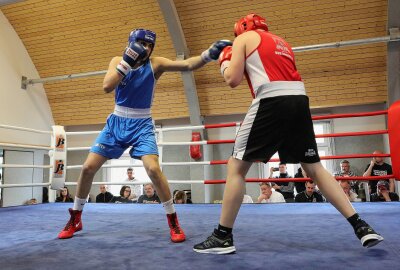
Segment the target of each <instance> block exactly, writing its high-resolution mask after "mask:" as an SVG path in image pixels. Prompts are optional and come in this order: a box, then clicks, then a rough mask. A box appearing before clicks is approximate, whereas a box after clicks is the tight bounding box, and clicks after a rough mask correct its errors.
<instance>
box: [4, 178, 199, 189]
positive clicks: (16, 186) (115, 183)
mask: <svg viewBox="0 0 400 270" xmlns="http://www.w3.org/2000/svg"><path fill="white" fill-rule="evenodd" d="M167 181H168V183H169V184H204V180H167ZM149 183H151V181H150V180H149V181H135V182H128V181H126V182H93V183H92V185H94V186H99V185H108V186H112V185H123V186H131V185H144V184H149ZM50 185H51V183H50V182H47V183H26V184H2V185H0V188H20V187H48V186H50ZM76 185H78V182H65V186H76Z"/></svg>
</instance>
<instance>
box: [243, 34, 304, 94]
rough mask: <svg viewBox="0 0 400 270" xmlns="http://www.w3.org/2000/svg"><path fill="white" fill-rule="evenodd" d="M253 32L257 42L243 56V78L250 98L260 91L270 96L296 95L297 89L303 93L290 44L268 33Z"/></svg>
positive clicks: (302, 85)
mask: <svg viewBox="0 0 400 270" xmlns="http://www.w3.org/2000/svg"><path fill="white" fill-rule="evenodd" d="M256 32H257V33H258V34H259V35H260V37H261V41H260V44H259V45H258V46H257V48H256V49H255V50H254V51H252V52H251V53H250V54H249V55H248V56H247V57H246V65H245V69H246V70H245V76H246V79H247V82H248V84H249V87H250V90H251V93H252V95H253V97H257V92H260V91H261V90H263V92H265V91H269V92H270V93H269V95H272V96H279V95H290V94H299V93H298V90H300V91H301V90H302V91H303V92H304V93H303V94H305V90H304V84H303V83H302V80H301V76H300V74H299V73H298V71H297V69H296V64H295V60H294V54H293V51H292V48H291V47H290V45H289V44H288V43H287V42H286V41H285V40H284V39H283V38H281V37H278V36H276V35H274V34H271V33H269V32H265V31H256ZM291 82H293V83H291ZM264 89H265V90H264ZM277 90H279V91H277ZM292 90H294V91H292ZM296 91H297V92H296ZM272 93H273V94H272Z"/></svg>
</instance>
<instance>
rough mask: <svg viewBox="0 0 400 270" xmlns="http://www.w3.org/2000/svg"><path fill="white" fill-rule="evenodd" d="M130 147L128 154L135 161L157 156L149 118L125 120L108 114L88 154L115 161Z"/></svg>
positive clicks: (152, 128)
mask: <svg viewBox="0 0 400 270" xmlns="http://www.w3.org/2000/svg"><path fill="white" fill-rule="evenodd" d="M130 146H132V148H131V150H130V151H129V154H130V156H131V157H132V158H135V159H140V158H141V157H142V156H145V155H158V148H157V142H156V137H155V133H154V125H153V122H152V119H151V118H126V117H120V116H117V115H115V114H110V115H109V116H108V118H107V122H106V125H105V126H104V128H103V130H102V131H101V132H100V134H99V136H97V138H96V141H95V142H94V144H93V146H92V147H91V148H90V152H92V153H96V154H99V155H102V156H104V157H107V158H110V159H117V158H119V157H120V156H121V155H122V154H123V153H124V151H125V150H126V149H127V148H128V147H130Z"/></svg>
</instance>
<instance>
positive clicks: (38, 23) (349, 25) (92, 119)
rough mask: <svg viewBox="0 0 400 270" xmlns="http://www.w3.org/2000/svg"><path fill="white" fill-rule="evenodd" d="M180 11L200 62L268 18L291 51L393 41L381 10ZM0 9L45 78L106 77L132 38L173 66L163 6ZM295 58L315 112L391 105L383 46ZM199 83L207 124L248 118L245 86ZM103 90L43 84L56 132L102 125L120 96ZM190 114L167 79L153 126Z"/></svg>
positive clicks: (288, 3) (224, 6)
mask: <svg viewBox="0 0 400 270" xmlns="http://www.w3.org/2000/svg"><path fill="white" fill-rule="evenodd" d="M173 2H174V4H175V7H176V10H177V14H178V16H179V20H180V22H181V26H182V29H183V33H184V36H185V38H186V43H187V46H188V49H189V52H190V55H197V54H200V53H201V52H202V51H203V50H204V49H206V48H207V47H208V46H209V45H210V44H211V43H212V42H213V41H215V40H218V39H222V38H225V39H226V38H228V39H233V33H232V28H233V24H234V22H235V21H236V20H237V19H238V18H240V17H242V16H244V15H246V14H247V13H250V12H257V13H259V14H262V15H264V16H265V17H267V21H268V23H269V25H270V30H271V31H272V32H274V33H276V34H278V35H281V36H283V37H284V38H286V39H287V40H288V41H289V42H290V43H291V44H292V45H293V46H301V45H311V44H318V43H326V42H334V41H340V40H351V39H360V38H369V37H378V36H384V35H387V31H386V22H387V18H386V17H387V15H386V13H387V11H386V7H387V6H386V1H384V0H337V1H314V0H273V1H262V0H248V1H238V0H221V1H215V0H213V1H211V0H191V1H188V0H176V1H173ZM0 8H1V11H2V12H3V13H4V14H5V16H6V17H7V19H8V20H9V22H10V23H11V25H12V26H13V27H14V29H15V31H16V32H17V34H18V35H19V37H20V38H21V40H22V42H23V43H24V45H25V47H26V49H27V51H28V53H29V55H30V56H31V58H32V60H33V63H34V64H35V66H36V68H37V70H38V72H39V74H40V77H41V78H45V77H50V76H58V75H66V74H75V73H82V72H91V71H99V70H105V69H107V66H108V63H109V61H110V59H111V58H112V57H114V56H116V55H121V53H122V51H123V49H124V47H125V45H126V40H127V36H128V34H129V32H130V31H131V30H132V29H134V28H148V29H152V30H154V31H155V32H156V33H157V35H158V36H157V45H156V48H155V50H154V53H153V55H159V56H164V57H167V58H171V59H175V58H176V51H175V49H174V46H173V42H172V39H171V35H170V33H169V32H168V27H167V25H166V22H165V19H164V17H163V13H162V10H161V9H160V5H159V3H158V1H156V0H147V1H144V0H115V1H109V0H108V1H107V0H94V1H81V0H69V1H64V0H27V1H21V2H17V3H11V4H6V5H3V6H1V7H0ZM296 57H297V64H298V68H299V70H300V71H301V73H302V75H303V79H304V81H305V82H306V86H307V91H308V94H309V96H310V100H311V105H312V106H314V107H326V106H337V105H350V104H364V103H374V102H384V101H386V99H387V93H386V64H385V57H386V47H385V45H384V44H374V45H366V46H362V47H354V48H353V47H352V48H348V49H339V50H324V51H318V52H317V51H314V52H307V53H302V54H297V55H296ZM194 75H195V82H196V88H197V92H198V97H199V104H200V110H201V114H202V115H204V116H209V115H221V114H233V113H244V112H246V110H247V108H248V106H249V103H250V101H251V97H250V95H249V93H248V90H247V86H246V84H245V83H243V84H242V85H241V86H239V87H238V88H236V89H234V90H232V89H230V88H229V87H227V86H226V85H225V83H224V82H223V79H222V77H221V76H220V73H219V67H218V65H217V64H215V63H212V64H209V65H207V66H206V67H204V68H202V69H200V70H198V71H195V73H194ZM101 85H102V76H97V77H90V78H84V79H75V80H70V81H61V82H53V83H46V84H44V88H45V90H46V93H47V96H48V99H49V103H50V105H51V108H52V112H53V116H54V118H55V121H56V123H57V124H61V125H86V124H97V123H103V122H104V121H105V118H106V116H107V115H108V114H109V113H110V111H112V108H113V96H112V95H109V94H108V95H106V94H104V93H103V91H102V88H101ZM363 93H367V94H363ZM189 106H190V105H189V104H188V103H187V100H186V97H185V94H184V91H183V82H182V78H181V74H180V73H169V74H166V75H164V76H163V77H162V78H161V79H160V81H159V83H158V87H157V92H156V97H155V100H154V106H153V116H154V118H155V119H171V118H179V117H187V116H188V113H189V110H188V107H189Z"/></svg>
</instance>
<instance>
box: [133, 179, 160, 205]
mask: <svg viewBox="0 0 400 270" xmlns="http://www.w3.org/2000/svg"><path fill="white" fill-rule="evenodd" d="M137 202H138V203H161V200H160V198H158V196H157V194H156V193H155V192H154V187H153V184H150V183H149V184H146V185H144V195H142V196H140V197H139V199H138V201H137Z"/></svg>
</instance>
